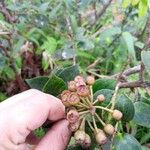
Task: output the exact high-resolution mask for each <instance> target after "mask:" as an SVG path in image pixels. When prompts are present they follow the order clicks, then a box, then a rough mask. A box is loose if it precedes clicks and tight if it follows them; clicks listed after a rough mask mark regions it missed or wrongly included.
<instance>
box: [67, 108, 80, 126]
mask: <svg viewBox="0 0 150 150" xmlns="http://www.w3.org/2000/svg"><path fill="white" fill-rule="evenodd" d="M79 117H80V116H79V113H78V111H77V110H76V109H71V110H70V111H69V112H68V113H67V120H68V121H69V122H70V123H75V122H77V121H78V120H79Z"/></svg>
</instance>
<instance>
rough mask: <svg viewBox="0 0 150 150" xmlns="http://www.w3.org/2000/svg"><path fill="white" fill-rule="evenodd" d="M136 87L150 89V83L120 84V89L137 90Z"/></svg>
mask: <svg viewBox="0 0 150 150" xmlns="http://www.w3.org/2000/svg"><path fill="white" fill-rule="evenodd" d="M136 87H143V88H146V87H150V82H141V81H134V82H126V83H120V84H119V88H136Z"/></svg>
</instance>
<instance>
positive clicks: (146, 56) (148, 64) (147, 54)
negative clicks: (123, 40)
mask: <svg viewBox="0 0 150 150" xmlns="http://www.w3.org/2000/svg"><path fill="white" fill-rule="evenodd" d="M141 59H142V62H143V63H144V66H145V68H146V70H147V72H148V73H149V75H150V61H149V60H150V51H142V53H141Z"/></svg>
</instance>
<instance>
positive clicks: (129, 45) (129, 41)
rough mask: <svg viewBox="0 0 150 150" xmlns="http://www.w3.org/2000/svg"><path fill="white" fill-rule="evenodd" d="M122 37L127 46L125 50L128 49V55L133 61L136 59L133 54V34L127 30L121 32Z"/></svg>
mask: <svg viewBox="0 0 150 150" xmlns="http://www.w3.org/2000/svg"><path fill="white" fill-rule="evenodd" d="M122 37H123V39H124V41H125V44H126V46H127V50H128V53H129V56H131V58H132V59H133V61H135V60H136V56H135V50H134V39H133V36H132V35H131V34H130V33H129V32H123V33H122Z"/></svg>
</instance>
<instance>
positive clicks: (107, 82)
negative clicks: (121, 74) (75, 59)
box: [93, 79, 117, 93]
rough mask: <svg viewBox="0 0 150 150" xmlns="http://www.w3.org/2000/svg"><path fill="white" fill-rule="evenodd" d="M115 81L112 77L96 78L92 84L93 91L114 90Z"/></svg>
mask: <svg viewBox="0 0 150 150" xmlns="http://www.w3.org/2000/svg"><path fill="white" fill-rule="evenodd" d="M116 83H117V81H116V80H114V79H98V80H96V81H95V83H94V85H93V92H94V93H95V92H96V91H99V90H101V89H111V90H114V89H115V86H116Z"/></svg>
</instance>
